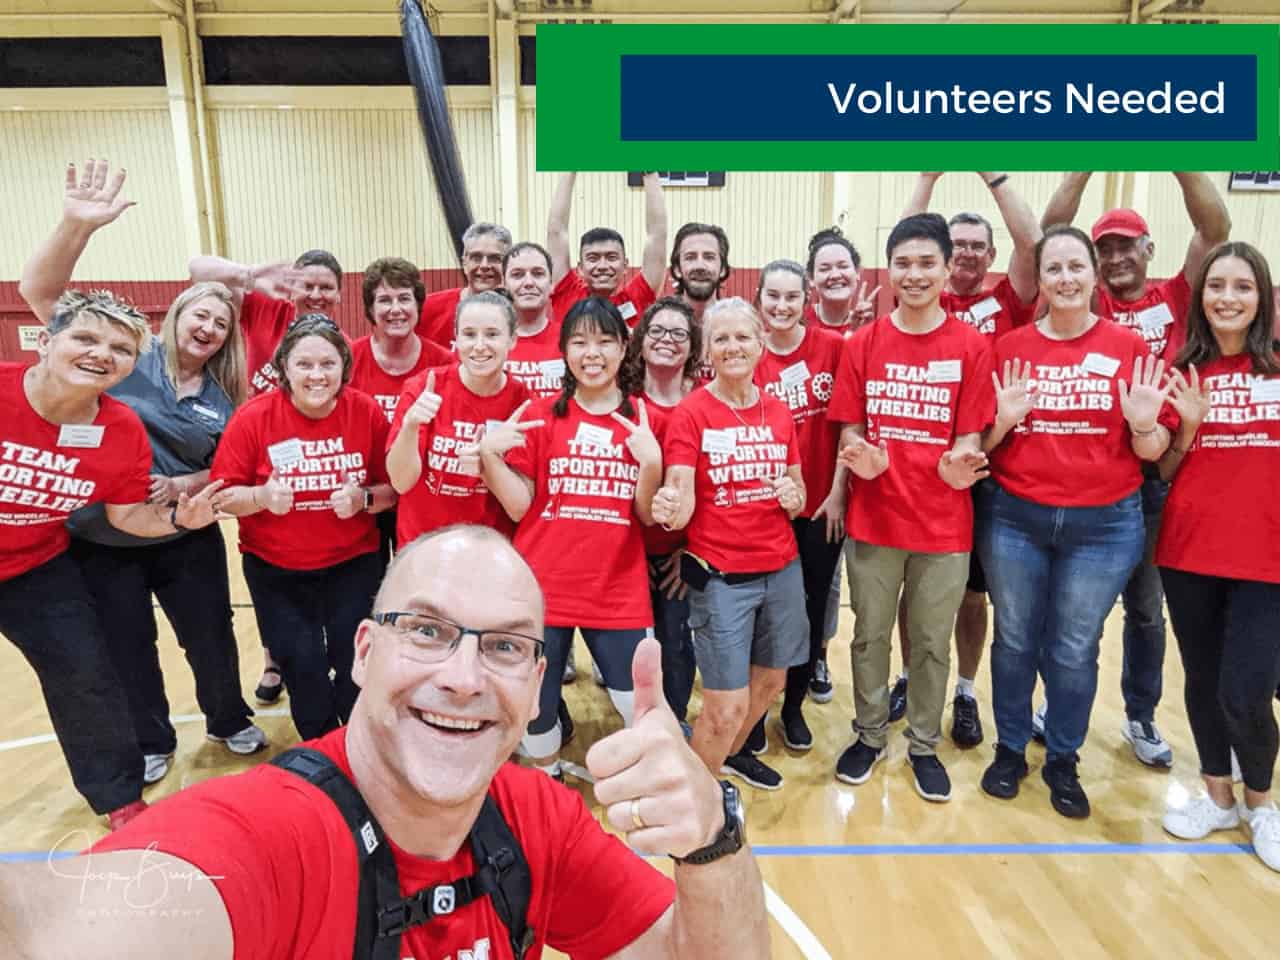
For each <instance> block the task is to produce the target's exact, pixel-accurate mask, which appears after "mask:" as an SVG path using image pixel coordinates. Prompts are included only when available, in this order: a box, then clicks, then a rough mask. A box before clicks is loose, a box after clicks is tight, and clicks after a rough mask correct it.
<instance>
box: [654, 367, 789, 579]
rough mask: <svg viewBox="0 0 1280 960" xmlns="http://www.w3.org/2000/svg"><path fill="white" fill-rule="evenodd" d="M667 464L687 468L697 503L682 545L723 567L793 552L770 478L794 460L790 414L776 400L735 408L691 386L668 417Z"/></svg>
mask: <svg viewBox="0 0 1280 960" xmlns="http://www.w3.org/2000/svg"><path fill="white" fill-rule="evenodd" d="M663 455H664V457H663V458H664V460H665V462H666V465H667V466H668V467H673V466H680V467H693V487H694V498H695V503H696V505H695V506H694V510H693V516H692V517H691V518H690V520H689V526H688V527H687V528H686V531H685V532H686V533H687V535H688V544H689V552H690V553H692V554H694V555H695V556H698V557H701V558H702V559H703V560H706V561H707V562H708V563H710V564H711V565H712V566H713V567H715V568H716V569H718V570H721V571H723V572H725V573H772V572H774V571H775V570H781V569H782V568H783V567H785V566H786V565H787V564H789V563H790V562H791V561H792V560H794V559H795V558H796V556H797V550H796V537H795V533H794V532H793V531H792V529H791V520H790V519H788V517H787V513H786V511H785V510H783V509H782V505H781V504H780V503H778V497H777V495H776V494H775V493H774V490H773V481H774V480H775V479H777V478H778V477H781V476H783V475H785V474H786V472H787V468H788V467H792V466H795V465H797V464H799V463H800V444H799V443H798V442H797V440H796V427H795V421H794V420H792V418H791V411H790V410H788V409H787V405H786V404H785V403H783V402H782V401H781V400H778V399H775V398H774V397H771V396H769V394H768V393H766V392H764V391H763V390H761V391H760V402H759V403H757V404H755V405H753V406H750V407H747V408H746V409H745V410H739V409H737V408H735V407H730V406H729V405H728V404H726V403H725V402H724V401H723V400H721V399H720V398H719V397H717V396H716V395H715V394H714V393H712V392H711V391H710V390H709V389H705V388H704V389H701V390H694V391H693V393H691V394H689V395H688V396H687V397H685V398H684V399H683V400H681V401H680V406H678V407H676V411H675V413H673V414H672V415H671V420H670V422H669V423H668V424H667V435H666V441H665V443H664V445H663Z"/></svg>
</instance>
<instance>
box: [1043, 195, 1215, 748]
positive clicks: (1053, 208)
mask: <svg viewBox="0 0 1280 960" xmlns="http://www.w3.org/2000/svg"><path fill="white" fill-rule="evenodd" d="M1091 175H1092V174H1089V173H1068V174H1067V175H1066V177H1064V178H1063V181H1062V184H1061V185H1060V186H1059V187H1058V189H1057V191H1055V193H1054V195H1053V196H1052V197H1051V198H1050V200H1049V205H1048V206H1047V207H1045V211H1044V215H1043V216H1042V217H1041V218H1040V223H1041V225H1042V226H1044V227H1046V228H1047V227H1048V226H1050V225H1052V224H1054V223H1070V222H1071V221H1072V220H1073V219H1074V218H1075V215H1076V212H1077V211H1078V210H1079V208H1080V198H1081V196H1082V195H1083V194H1084V188H1085V185H1086V184H1087V183H1088V182H1089V177H1090V176H1091ZM1173 176H1174V177H1175V178H1176V179H1177V181H1178V185H1179V187H1181V189H1182V200H1183V203H1184V204H1185V205H1186V208H1187V216H1188V217H1189V218H1190V220H1191V225H1192V227H1193V228H1194V231H1195V232H1194V233H1193V234H1192V235H1191V241H1190V242H1189V243H1188V244H1187V254H1186V257H1185V258H1184V259H1183V261H1182V269H1181V270H1179V271H1178V273H1177V274H1176V275H1175V276H1173V277H1171V278H1170V279H1168V280H1163V281H1160V282H1154V281H1150V280H1148V279H1147V270H1148V268H1149V267H1150V265H1151V260H1152V258H1153V257H1154V256H1155V250H1156V245H1155V242H1154V241H1153V240H1152V239H1151V231H1150V229H1149V228H1148V226H1147V222H1146V220H1144V219H1143V218H1142V216H1141V215H1140V214H1139V213H1138V212H1137V211H1136V210H1129V209H1115V210H1108V211H1107V212H1106V213H1104V214H1103V215H1102V216H1101V217H1099V218H1098V220H1097V222H1095V223H1094V225H1093V230H1092V231H1091V233H1092V239H1093V242H1094V244H1096V246H1097V248H1098V280H1099V281H1100V283H1099V284H1098V290H1097V303H1096V304H1095V306H1094V311H1095V312H1096V313H1097V314H1098V315H1099V316H1101V317H1106V318H1107V319H1109V320H1114V321H1115V322H1116V323H1118V324H1120V325H1121V326H1124V327H1131V328H1133V329H1134V330H1137V331H1138V333H1140V334H1141V335H1142V338H1143V339H1144V340H1146V342H1147V346H1148V347H1150V348H1151V353H1152V354H1153V355H1154V356H1156V357H1164V359H1165V361H1166V362H1172V360H1173V358H1174V357H1175V356H1176V355H1177V353H1178V350H1179V349H1180V348H1181V347H1182V345H1183V343H1185V342H1186V336H1187V333H1186V323H1187V310H1188V308H1189V306H1190V303H1191V283H1192V282H1193V281H1194V279H1195V277H1196V275H1197V274H1198V273H1199V272H1200V267H1201V264H1203V263H1204V258H1205V255H1206V254H1207V253H1208V252H1209V251H1210V250H1211V249H1212V248H1213V247H1214V246H1216V245H1217V244H1219V243H1222V242H1223V241H1225V240H1226V239H1227V237H1228V235H1229V234H1230V233H1231V216H1230V214H1229V213H1228V212H1227V207H1226V204H1225V203H1223V200H1222V195H1221V194H1219V193H1218V190H1217V188H1216V187H1214V185H1213V181H1212V180H1210V179H1209V177H1208V175H1207V174H1203V173H1175V174H1174V175H1173ZM1168 492H1169V485H1168V484H1167V483H1165V482H1164V481H1163V480H1161V479H1160V477H1159V474H1158V472H1157V470H1156V469H1155V465H1154V464H1151V465H1148V466H1144V468H1143V483H1142V514H1143V520H1144V521H1145V523H1146V528H1147V539H1146V547H1145V549H1144V551H1143V555H1142V560H1141V562H1140V563H1139V564H1138V566H1137V567H1136V568H1135V569H1134V571H1133V574H1132V575H1131V576H1130V578H1129V582H1128V583H1127V584H1126V585H1125V588H1124V592H1123V593H1122V594H1121V600H1122V601H1123V603H1124V666H1123V667H1122V668H1121V674H1120V691H1121V693H1122V694H1123V696H1124V711H1125V724H1124V727H1123V728H1122V729H1121V733H1122V734H1123V736H1124V738H1125V739H1126V740H1128V741H1129V743H1130V744H1132V745H1133V752H1134V755H1135V756H1136V757H1137V758H1138V759H1139V760H1140V761H1142V762H1143V763H1145V764H1146V765H1148V766H1152V767H1159V768H1165V767H1169V766H1172V764H1173V750H1172V748H1170V746H1169V744H1168V743H1166V742H1165V739H1164V737H1162V736H1161V735H1160V731H1159V729H1158V728H1157V727H1156V725H1155V711H1156V707H1157V706H1158V705H1159V703H1160V696H1161V693H1162V688H1163V679H1164V651H1165V639H1166V638H1165V626H1164V590H1163V588H1162V587H1161V584H1160V574H1159V572H1158V571H1157V570H1156V567H1155V564H1154V563H1153V556H1154V552H1155V546H1156V540H1157V539H1158V538H1159V535H1160V517H1161V515H1162V513H1163V512H1164V501H1165V497H1166V496H1167V495H1168ZM1043 715H1044V707H1043V706H1041V708H1040V710H1039V711H1037V713H1036V721H1037V722H1036V724H1035V725H1034V728H1035V729H1036V730H1037V731H1039V730H1041V729H1043V726H1042V724H1041V723H1040V720H1041V718H1042V717H1043Z"/></svg>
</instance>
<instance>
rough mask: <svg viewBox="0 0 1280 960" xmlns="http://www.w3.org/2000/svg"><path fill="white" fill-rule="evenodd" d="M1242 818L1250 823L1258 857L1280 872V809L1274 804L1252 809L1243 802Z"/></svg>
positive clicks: (1250, 831) (1254, 849) (1241, 805)
mask: <svg viewBox="0 0 1280 960" xmlns="http://www.w3.org/2000/svg"><path fill="white" fill-rule="evenodd" d="M1240 819H1241V820H1243V821H1244V822H1245V823H1247V824H1248V825H1249V834H1250V836H1251V838H1252V839H1253V852H1254V853H1256V854H1257V855H1258V859H1259V860H1261V861H1262V862H1263V863H1265V864H1266V865H1267V866H1268V867H1270V868H1271V869H1272V870H1275V871H1277V872H1280V810H1277V809H1276V808H1275V807H1274V806H1273V805H1272V804H1267V805H1266V806H1265V807H1254V808H1253V809H1252V810H1250V809H1249V808H1248V807H1247V806H1245V805H1244V803H1243V802H1241V804H1240Z"/></svg>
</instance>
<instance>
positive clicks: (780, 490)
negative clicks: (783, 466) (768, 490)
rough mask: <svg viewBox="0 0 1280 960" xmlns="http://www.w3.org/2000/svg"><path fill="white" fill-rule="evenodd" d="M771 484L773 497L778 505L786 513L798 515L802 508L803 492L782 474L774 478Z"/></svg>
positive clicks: (793, 481)
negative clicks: (776, 499)
mask: <svg viewBox="0 0 1280 960" xmlns="http://www.w3.org/2000/svg"><path fill="white" fill-rule="evenodd" d="M771 483H772V484H773V495H774V496H775V497H777V498H778V505H779V506H781V507H782V509H783V510H785V511H787V513H790V514H795V513H798V512H799V511H800V509H801V508H802V507H804V491H803V490H801V489H800V486H799V485H798V484H797V483H796V482H795V480H793V479H792V478H791V477H789V476H788V475H787V474H785V473H784V474H783V475H782V476H780V477H774V478H773V480H772V481H771Z"/></svg>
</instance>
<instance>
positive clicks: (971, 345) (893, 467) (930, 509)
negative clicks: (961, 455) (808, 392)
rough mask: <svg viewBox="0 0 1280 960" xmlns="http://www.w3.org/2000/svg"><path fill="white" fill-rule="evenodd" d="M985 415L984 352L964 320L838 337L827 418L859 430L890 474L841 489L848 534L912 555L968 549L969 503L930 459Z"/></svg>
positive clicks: (886, 326) (889, 323) (989, 408)
mask: <svg viewBox="0 0 1280 960" xmlns="http://www.w3.org/2000/svg"><path fill="white" fill-rule="evenodd" d="M994 415H995V397H994V395H993V393H992V388H991V350H990V347H989V346H988V344H987V340H986V338H985V337H984V336H982V334H980V333H978V331H976V330H974V329H973V327H971V326H969V325H968V324H967V323H965V322H964V321H962V320H959V319H957V318H956V317H954V316H951V315H950V314H948V315H947V316H946V317H945V319H944V320H943V322H942V324H941V325H940V326H938V327H937V328H936V329H934V330H931V331H929V332H928V333H923V334H911V333H906V332H904V331H902V330H900V329H898V327H897V325H896V324H895V323H894V322H893V317H892V316H891V315H889V314H886V315H884V316H882V317H880V318H879V319H878V320H876V321H874V322H873V323H869V324H867V326H865V327H863V328H862V329H861V330H859V331H858V332H857V333H855V334H854V335H853V336H852V337H850V338H849V339H848V340H846V341H845V344H844V356H843V357H842V358H841V361H840V372H839V374H838V375H837V377H836V388H835V394H834V395H833V396H832V398H831V407H830V409H829V410H828V412H827V416H829V417H830V418H831V419H832V420H833V421H836V422H838V423H842V424H843V423H850V424H859V423H861V424H864V425H865V427H866V437H867V441H868V442H869V443H871V444H873V445H878V444H879V443H880V441H881V440H883V441H884V442H885V444H886V445H887V447H888V451H889V469H887V470H886V471H885V472H884V473H882V474H880V476H878V477H876V478H875V479H874V480H863V479H861V478H856V477H855V478H854V480H855V481H856V483H853V482H851V484H850V497H849V508H848V514H847V517H846V520H845V527H846V528H847V529H848V531H849V536H850V537H852V538H853V539H855V540H859V541H861V542H863V543H871V544H875V545H877V546H881V547H894V548H896V549H899V550H910V551H913V552H916V553H963V552H966V551H968V550H971V549H972V548H973V498H972V497H971V496H970V494H969V491H968V490H956V489H954V488H953V487H951V486H950V485H949V484H947V483H946V482H945V481H944V480H943V479H942V478H941V477H940V476H938V461H939V459H941V457H942V455H943V454H944V453H945V452H946V451H948V450H950V449H951V448H952V447H953V446H954V445H955V441H956V438H957V437H960V436H963V435H964V434H969V433H979V432H981V431H982V430H983V429H985V428H986V426H987V425H988V424H990V423H991V421H992V419H993V417H994Z"/></svg>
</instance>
